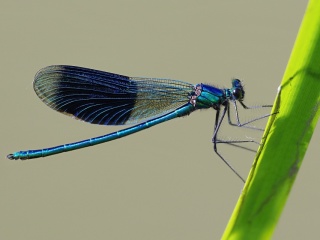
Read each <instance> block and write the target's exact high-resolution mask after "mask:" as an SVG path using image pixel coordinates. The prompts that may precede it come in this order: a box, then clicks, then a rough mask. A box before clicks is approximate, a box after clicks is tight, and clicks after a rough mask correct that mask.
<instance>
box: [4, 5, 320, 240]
mask: <svg viewBox="0 0 320 240" xmlns="http://www.w3.org/2000/svg"><path fill="white" fill-rule="evenodd" d="M252 2H253V1H250V3H249V1H241V2H240V1H228V2H226V1H224V2H223V1H181V0H180V1H167V0H164V1H142V0H138V1H128V0H126V1H124V0H123V1H95V2H93V1H90V2H89V1H25V2H23V1H2V3H1V8H0V32H1V38H0V42H1V44H0V52H1V54H0V64H1V65H0V66H1V71H0V78H1V88H0V91H1V95H0V96H1V101H0V106H1V112H2V114H1V116H2V117H1V119H2V122H1V123H2V124H1V134H0V137H1V144H0V153H1V161H0V169H1V170H0V171H1V174H0V189H1V197H0V212H1V214H0V238H1V239H6V240H16V239H27V240H28V239H32V240H37V239H46V240H50V239H78V240H81V239H139V240H142V239H153V240H155V239H167V240H168V239H184V240H187V239H190V240H194V239H202V240H204V239H219V238H220V236H221V235H222V233H223V231H224V228H225V226H226V224H227V222H228V219H229V217H230V215H231V213H232V211H233V207H234V205H235V203H236V201H237V198H238V196H239V194H240V192H241V188H242V186H243V184H242V182H241V181H240V180H239V179H237V177H236V176H235V175H234V174H233V173H232V172H231V171H230V170H229V169H228V168H227V167H226V166H225V165H224V164H223V163H222V161H221V160H219V159H218V158H217V156H216V155H215V154H214V153H213V149H212V143H211V136H212V131H213V123H214V116H215V112H214V111H213V110H207V111H199V112H196V113H193V114H191V115H190V116H189V117H186V118H182V119H175V120H173V121H170V122H167V123H164V124H161V125H158V126H156V127H154V128H151V129H148V130H147V131H143V132H140V133H137V134H135V135H133V136H130V137H126V138H124V139H120V140H117V141H113V142H110V143H106V144H102V145H99V146H96V147H91V148H86V149H83V150H78V151H74V152H69V153H65V154H60V155H56V156H52V157H48V158H44V159H36V160H30V161H24V162H22V161H9V160H7V159H6V158H5V156H6V155H7V154H8V153H11V152H14V151H18V150H27V149H37V148H43V147H51V146H55V145H58V144H63V143H68V142H73V141H78V140H82V139H86V138H90V137H94V136H99V135H103V134H106V133H108V132H112V131H115V130H118V129H120V128H119V127H107V126H106V127H104V126H94V125H90V124H86V123H83V122H80V121H75V120H73V119H72V118H68V117H66V116H64V115H62V114H59V113H56V112H55V111H53V110H51V109H49V108H48V107H46V106H45V105H44V104H43V103H42V102H41V101H40V100H39V99H38V98H37V96H36V94H35V93H34V91H33V88H32V81H33V77H34V75H35V73H36V72H37V71H38V70H39V69H40V68H42V67H45V66H47V65H52V64H69V65H78V66H83V67H90V68H94V69H99V70H105V71H110V72H115V73H120V74H125V75H130V76H149V77H162V78H173V79H179V80H184V81H187V82H191V83H194V84H196V83H200V82H204V83H213V84H216V85H218V86H221V87H223V86H225V87H229V86H230V79H231V78H232V77H238V78H241V79H244V81H245V87H246V94H247V95H246V103H247V104H248V105H252V104H261V103H264V104H270V103H272V102H273V99H274V97H275V94H276V90H277V87H278V86H279V84H280V81H281V78H282V75H283V72H284V70H285V67H286V64H287V61H288V59H289V56H290V52H291V49H292V47H293V44H294V40H295V37H296V35H297V32H298V29H299V26H300V23H301V20H302V17H303V14H304V11H305V8H306V5H307V1H295V2H294V3H292V1H272V2H270V1H267V2H266V1H264V2H259V3H256V2H255V3H252ZM288 9H290V10H288ZM228 131H229V132H228ZM319 132H320V131H319V126H318V128H317V130H316V132H315V134H314V136H313V139H312V141H311V144H310V147H309V150H308V152H307V154H306V156H305V161H304V163H303V165H302V167H301V170H300V172H299V175H298V177H297V179H296V184H295V185H294V187H293V189H292V192H291V194H290V197H289V199H288V203H287V205H286V207H285V209H284V212H283V214H282V216H281V219H280V222H279V224H278V226H277V229H276V231H275V234H274V239H302V238H303V239H312V238H314V236H318V228H319V217H318V216H319V214H320V210H319V202H320V192H319V187H318V182H319V169H320V161H319V157H318V156H319V149H318V148H317V143H319V141H320V139H319V135H320V134H319ZM231 133H232V129H231V130H226V132H224V136H229V134H231ZM243 134H244V135H245V136H247V135H248V136H250V134H251V133H246V132H245V133H243ZM226 153H227V155H226V156H227V158H228V159H229V160H230V161H231V163H232V164H233V165H234V166H235V168H236V169H237V170H238V171H239V172H240V173H241V174H242V175H243V176H244V177H246V174H247V173H248V172H249V169H250V165H251V163H252V161H253V157H254V155H253V154H251V153H247V152H244V151H239V150H233V148H228V150H226ZM270 174H272V173H270Z"/></svg>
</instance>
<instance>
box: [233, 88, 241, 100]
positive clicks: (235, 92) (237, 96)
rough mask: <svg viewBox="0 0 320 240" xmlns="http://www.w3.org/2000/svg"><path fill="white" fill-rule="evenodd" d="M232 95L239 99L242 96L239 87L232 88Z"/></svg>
mask: <svg viewBox="0 0 320 240" xmlns="http://www.w3.org/2000/svg"><path fill="white" fill-rule="evenodd" d="M232 95H233V96H234V98H235V99H236V100H241V99H242V98H243V94H242V89H240V88H235V89H233V92H232Z"/></svg>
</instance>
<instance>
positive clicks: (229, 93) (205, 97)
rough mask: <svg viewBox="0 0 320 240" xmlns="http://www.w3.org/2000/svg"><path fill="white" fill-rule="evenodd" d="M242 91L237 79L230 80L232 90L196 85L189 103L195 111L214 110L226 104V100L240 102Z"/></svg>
mask: <svg viewBox="0 0 320 240" xmlns="http://www.w3.org/2000/svg"><path fill="white" fill-rule="evenodd" d="M243 98H244V90H243V87H242V85H241V82H240V80H239V79H234V80H232V88H225V89H220V88H216V87H213V86H210V85H206V84H202V83H201V84H197V85H196V86H195V91H194V92H193V93H192V97H191V100H190V103H192V104H193V105H194V106H195V108H196V109H203V108H211V107H212V108H214V109H216V110H218V109H220V106H221V105H225V104H227V102H228V100H233V101H235V100H238V101H242V100H243Z"/></svg>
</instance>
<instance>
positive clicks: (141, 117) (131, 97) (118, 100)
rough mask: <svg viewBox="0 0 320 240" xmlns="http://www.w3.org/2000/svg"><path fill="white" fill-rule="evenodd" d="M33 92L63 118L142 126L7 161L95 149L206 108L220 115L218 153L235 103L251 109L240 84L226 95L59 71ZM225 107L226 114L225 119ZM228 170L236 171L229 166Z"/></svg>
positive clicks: (40, 80) (48, 70)
mask: <svg viewBox="0 0 320 240" xmlns="http://www.w3.org/2000/svg"><path fill="white" fill-rule="evenodd" d="M33 86H34V90H35V92H36V93H37V95H38V96H39V98H40V99H41V100H42V101H43V102H44V103H45V104H46V105H48V106H49V107H51V108H52V109H54V110H57V111H59V112H61V113H64V114H67V115H73V116H74V117H76V118H77V119H80V120H83V121H86V122H89V123H93V124H101V125H125V124H137V125H135V126H132V127H129V128H126V129H123V130H120V131H117V132H113V133H110V134H107V135H104V136H100V137H96V138H91V139H87V140H83V141H80V142H75V143H69V144H64V145H61V146H56V147H51V148H45V149H39V150H28V151H19V152H15V153H13V154H9V155H8V156H7V157H8V158H9V159H22V160H24V159H31V158H38V157H46V156H49V155H53V154H58V153H62V152H67V151H72V150H76V149H79V148H84V147H88V146H93V145H96V144H100V143H104V142H108V141H112V140H115V139H118V138H121V137H124V136H127V135H130V134H133V133H136V132H138V131H141V130H143V129H146V128H149V127H152V126H154V125H157V124H159V123H162V122H165V121H168V120H171V119H174V118H177V117H181V116H185V115H188V114H190V113H191V112H193V111H195V110H197V109H206V108H213V109H215V110H217V115H216V122H215V131H214V136H213V142H214V148H215V151H216V139H217V132H218V129H219V127H220V124H221V122H222V120H223V117H224V116H225V114H226V112H227V113H228V118H229V123H230V124H231V121H230V116H229V102H230V101H232V102H233V103H234V106H235V108H236V101H238V102H240V104H241V105H242V106H243V107H245V108H247V107H246V106H245V105H244V104H243V103H242V100H243V98H244V90H243V87H242V85H241V81H240V80H238V79H234V80H233V81H232V87H231V88H225V89H220V88H216V87H214V86H210V85H206V84H202V83H201V84H197V85H192V84H190V83H185V82H182V81H177V80H171V79H158V78H141V77H127V76H123V75H118V74H113V73H108V72H102V71H98V70H93V69H87V68H81V67H75V66H63V65H57V66H49V67H45V68H43V69H41V70H40V71H39V72H38V73H37V74H36V76H35V80H34V83H33ZM221 107H223V109H224V110H223V114H222V116H221V117H219V112H220V109H221ZM237 122H238V123H237V124H235V125H238V126H239V125H240V123H239V119H238V116H237ZM216 152H217V151H216ZM217 154H218V153H217ZM218 155H219V154H218ZM219 156H220V155H219ZM220 157H221V156H220ZM221 158H222V157H221ZM222 159H223V158H222ZM223 160H224V159H223ZM224 161H225V160H224ZM227 164H228V163H227ZM228 166H229V167H231V166H230V165H229V164H228ZM231 169H232V167H231ZM232 170H233V169H232ZM233 171H234V170H233ZM237 175H238V174H237ZM238 176H239V175H238ZM239 177H240V176H239ZM240 178H241V177H240Z"/></svg>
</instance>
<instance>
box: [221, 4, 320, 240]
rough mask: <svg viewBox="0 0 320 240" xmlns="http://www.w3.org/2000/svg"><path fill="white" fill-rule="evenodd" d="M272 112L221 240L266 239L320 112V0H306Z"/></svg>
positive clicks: (274, 223) (272, 227) (285, 197)
mask: <svg viewBox="0 0 320 240" xmlns="http://www.w3.org/2000/svg"><path fill="white" fill-rule="evenodd" d="M273 112H278V113H277V114H275V115H272V117H271V118H270V119H269V122H268V125H267V128H266V131H265V134H264V137H263V140H262V144H261V146H260V148H259V150H258V153H257V156H256V159H255V161H254V164H253V166H252V168H251V170H250V173H249V176H248V179H247V181H246V184H245V187H244V189H243V192H242V194H241V196H240V198H239V200H238V202H237V205H236V207H235V209H234V212H233V214H232V216H231V218H230V220H229V223H228V225H227V227H226V230H225V232H224V234H223V237H222V238H223V239H255V240H256V239H270V238H271V237H272V234H273V232H274V229H275V227H276V224H277V222H278V219H279V217H280V215H281V212H282V209H283V207H284V205H285V203H286V200H287V197H288V195H289V192H290V190H291V187H292V185H293V183H294V180H295V177H296V175H297V173H298V170H299V168H300V166H301V163H302V160H303V157H304V155H305V152H306V150H307V147H308V144H309V142H310V140H311V137H312V134H313V131H314V129H315V126H316V123H317V122H318V119H319V115H320V1H319V0H310V1H309V4H308V7H307V10H306V12H305V16H304V19H303V21H302V24H301V27H300V30H299V34H298V37H297V39H296V42H295V45H294V48H293V51H292V53H291V57H290V60H289V63H288V65H287V69H286V71H285V74H284V77H283V80H282V82H281V91H280V92H279V94H278V95H277V98H276V101H275V104H274V107H273ZM315 207H316V206H315Z"/></svg>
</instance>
